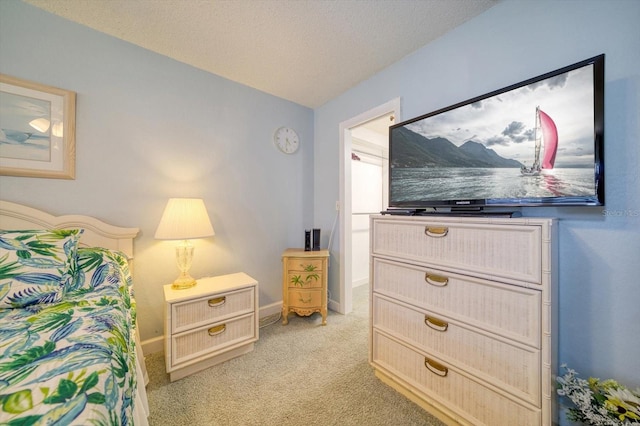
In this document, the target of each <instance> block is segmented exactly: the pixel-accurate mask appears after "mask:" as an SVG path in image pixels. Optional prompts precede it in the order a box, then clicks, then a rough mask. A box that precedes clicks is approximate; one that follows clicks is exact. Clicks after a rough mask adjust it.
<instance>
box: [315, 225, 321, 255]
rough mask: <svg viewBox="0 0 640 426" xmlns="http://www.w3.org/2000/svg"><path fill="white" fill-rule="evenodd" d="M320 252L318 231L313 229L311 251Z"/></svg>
mask: <svg viewBox="0 0 640 426" xmlns="http://www.w3.org/2000/svg"><path fill="white" fill-rule="evenodd" d="M318 250H320V229H319V228H313V251H318Z"/></svg>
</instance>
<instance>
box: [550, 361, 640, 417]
mask: <svg viewBox="0 0 640 426" xmlns="http://www.w3.org/2000/svg"><path fill="white" fill-rule="evenodd" d="M562 367H563V368H564V369H565V370H566V371H567V372H566V374H565V375H564V376H559V377H557V378H556V381H557V382H558V395H561V396H566V397H567V398H569V399H570V400H571V402H573V404H574V405H575V408H570V409H569V412H568V413H567V418H568V419H569V420H572V421H579V422H584V423H587V424H589V425H598V426H600V425H602V426H630V425H637V424H640V389H638V390H636V391H635V392H633V391H631V390H629V389H627V388H625V387H624V386H622V385H620V384H618V382H616V381H615V380H610V379H609V380H604V381H601V380H600V379H595V378H593V377H590V378H589V380H584V379H580V378H578V375H577V373H576V372H575V370H572V369H570V368H567V366H566V365H564V364H563V365H562Z"/></svg>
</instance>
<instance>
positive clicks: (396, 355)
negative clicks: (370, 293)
mask: <svg viewBox="0 0 640 426" xmlns="http://www.w3.org/2000/svg"><path fill="white" fill-rule="evenodd" d="M372 345H373V350H372V362H373V364H374V366H376V367H378V368H380V369H381V370H383V371H385V370H386V371H387V372H388V373H389V374H392V375H393V376H395V377H397V378H398V379H400V380H402V381H404V382H406V383H407V384H408V385H409V386H412V387H414V388H416V389H417V390H418V391H419V392H422V393H424V395H426V396H428V397H429V398H431V399H433V400H434V401H437V402H439V403H440V404H442V405H444V406H446V407H447V408H449V409H451V410H452V411H454V412H456V413H458V414H459V415H460V416H462V417H463V418H465V419H466V420H467V421H468V422H469V423H470V424H473V425H491V426H495V425H516V424H517V425H518V426H534V425H539V424H540V422H541V411H540V410H539V409H538V408H535V407H533V406H531V405H529V404H526V403H524V402H523V403H519V402H517V401H515V400H511V399H510V398H507V397H506V396H504V395H503V394H502V393H499V392H497V391H495V390H494V389H493V388H492V387H489V386H486V385H483V384H482V382H480V381H477V380H476V379H474V378H473V377H472V376H468V375H466V374H465V373H463V372H462V371H461V370H459V369H457V368H455V367H454V366H449V365H446V364H444V363H443V362H441V361H439V360H436V359H433V358H432V357H429V358H428V357H426V356H425V355H426V354H423V353H420V352H417V351H415V350H413V349H411V348H409V347H407V346H404V345H403V344H401V343H400V342H398V341H396V340H394V339H392V338H389V337H387V336H386V335H384V334H382V333H380V332H378V331H376V330H375V329H374V330H373V337H372ZM427 360H428V364H427Z"/></svg>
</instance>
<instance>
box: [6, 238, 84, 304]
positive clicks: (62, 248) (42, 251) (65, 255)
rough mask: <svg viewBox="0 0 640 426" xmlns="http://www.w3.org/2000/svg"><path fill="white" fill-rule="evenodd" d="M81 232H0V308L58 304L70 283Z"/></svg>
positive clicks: (74, 268)
mask: <svg viewBox="0 0 640 426" xmlns="http://www.w3.org/2000/svg"><path fill="white" fill-rule="evenodd" d="M82 232H83V230H81V229H55V230H47V231H41V230H36V231H31V230H28V231H0V308H22V307H25V306H30V305H35V304H38V303H55V302H59V301H60V300H61V299H62V297H63V295H64V289H65V288H66V287H67V286H69V285H71V283H72V282H73V273H74V271H75V270H76V262H77V249H78V240H79V238H80V235H82Z"/></svg>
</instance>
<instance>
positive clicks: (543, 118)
mask: <svg viewBox="0 0 640 426" xmlns="http://www.w3.org/2000/svg"><path fill="white" fill-rule="evenodd" d="M538 112H539V114H540V127H541V128H542V138H543V139H542V140H543V141H544V158H543V159H542V168H543V169H553V164H554V163H555V162H556V151H557V150H558V129H557V128H556V123H554V122H553V120H552V119H551V117H549V116H548V115H547V114H545V113H544V112H542V110H541V109H539V110H538Z"/></svg>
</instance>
